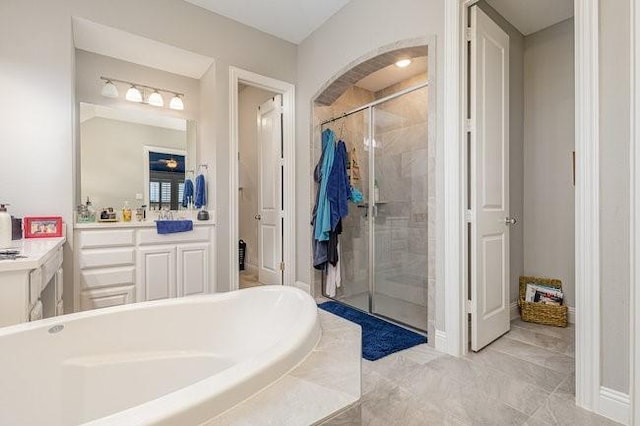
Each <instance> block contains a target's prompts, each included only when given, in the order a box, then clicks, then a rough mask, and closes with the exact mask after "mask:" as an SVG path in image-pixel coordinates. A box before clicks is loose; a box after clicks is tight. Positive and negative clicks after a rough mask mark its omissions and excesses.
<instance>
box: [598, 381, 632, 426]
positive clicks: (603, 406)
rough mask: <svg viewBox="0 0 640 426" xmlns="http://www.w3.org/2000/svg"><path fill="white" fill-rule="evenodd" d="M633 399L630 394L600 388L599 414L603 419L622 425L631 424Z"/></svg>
mask: <svg viewBox="0 0 640 426" xmlns="http://www.w3.org/2000/svg"><path fill="white" fill-rule="evenodd" d="M630 401H631V398H630V397H629V395H628V394H626V393H622V392H619V391H616V390H613V389H609V388H606V387H604V386H600V398H599V400H598V410H597V413H598V414H600V415H601V416H603V417H606V418H608V419H611V420H613V421H616V422H618V423H622V424H623V425H628V424H630V419H631V402H630Z"/></svg>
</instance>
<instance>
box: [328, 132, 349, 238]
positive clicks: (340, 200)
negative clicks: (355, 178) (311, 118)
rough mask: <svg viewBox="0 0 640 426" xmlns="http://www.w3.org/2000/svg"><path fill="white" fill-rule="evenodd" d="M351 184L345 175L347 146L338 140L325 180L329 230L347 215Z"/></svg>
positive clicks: (334, 227)
mask: <svg viewBox="0 0 640 426" xmlns="http://www.w3.org/2000/svg"><path fill="white" fill-rule="evenodd" d="M350 197H351V185H350V184H349V176H348V175H347V146H346V145H345V143H344V141H339V142H338V145H337V146H336V150H335V154H334V160H333V167H332V168H331V174H330V175H329V179H328V181H327V199H328V200H329V211H330V215H331V230H334V229H336V225H337V224H338V222H339V221H340V219H342V218H344V217H347V216H348V215H349V198H350Z"/></svg>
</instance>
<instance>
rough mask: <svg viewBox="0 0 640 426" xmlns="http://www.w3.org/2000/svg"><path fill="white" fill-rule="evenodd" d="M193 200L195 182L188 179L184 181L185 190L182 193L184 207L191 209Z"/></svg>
mask: <svg viewBox="0 0 640 426" xmlns="http://www.w3.org/2000/svg"><path fill="white" fill-rule="evenodd" d="M192 198H193V181H192V180H191V179H187V180H185V181H184V190H183V191H182V207H189V201H190V200H191V199H192Z"/></svg>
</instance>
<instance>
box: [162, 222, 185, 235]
mask: <svg viewBox="0 0 640 426" xmlns="http://www.w3.org/2000/svg"><path fill="white" fill-rule="evenodd" d="M156 229H157V230H158V234H175V233H176V232H188V231H193V221H191V220H156Z"/></svg>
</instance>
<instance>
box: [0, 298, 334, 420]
mask: <svg viewBox="0 0 640 426" xmlns="http://www.w3.org/2000/svg"><path fill="white" fill-rule="evenodd" d="M263 292H284V293H289V294H292V295H294V297H298V298H299V299H300V300H299V301H300V303H302V304H304V305H306V308H303V309H302V310H301V312H302V314H301V315H299V316H297V317H296V320H295V322H293V323H292V324H294V325H295V326H293V327H292V328H291V329H288V330H287V331H286V333H285V334H284V335H282V336H278V337H279V339H278V340H276V341H274V344H272V345H271V346H270V347H269V349H267V350H266V351H263V352H259V353H257V354H253V356H252V357H250V358H249V359H247V360H244V361H241V362H239V363H237V364H235V365H233V366H232V367H230V368H228V369H227V370H224V371H222V372H219V373H217V374H214V375H212V376H209V377H205V378H203V379H202V380H199V381H197V382H195V383H193V384H191V385H188V386H186V387H183V388H180V389H177V390H175V391H173V392H170V393H168V394H165V395H162V396H160V397H158V398H155V399H151V400H148V401H145V402H143V403H141V404H138V405H135V406H133V407H130V408H127V409H125V410H122V411H118V412H115V413H112V414H109V415H107V416H103V417H99V418H96V419H93V420H89V421H87V422H85V423H82V424H84V425H107V424H108V425H113V424H139V423H140V424H141V423H144V424H149V423H153V424H172V423H175V421H176V420H177V418H180V417H183V416H188V417H196V418H194V419H193V420H194V421H195V422H204V421H207V420H209V419H211V418H213V417H215V416H217V415H219V414H222V413H223V412H225V411H227V410H229V409H231V408H233V407H234V406H235V405H237V404H239V403H241V402H242V401H244V400H246V399H247V398H250V397H251V396H253V395H255V394H256V393H258V392H260V391H261V390H263V389H264V388H265V387H267V386H269V385H270V384H271V383H273V382H275V381H277V380H278V379H280V378H281V377H282V376H284V375H285V374H287V372H289V371H290V370H291V369H293V368H295V367H296V366H297V365H299V364H300V363H301V362H303V361H304V359H306V357H307V356H308V355H309V354H310V353H311V351H312V350H313V348H315V346H316V345H317V343H318V341H319V340H320V337H321V334H322V332H321V329H320V325H319V319H318V311H317V306H316V303H315V301H314V300H313V298H312V297H311V296H310V295H309V294H308V293H306V292H304V291H303V290H300V289H298V288H295V287H290V286H261V287H253V288H248V289H242V290H236V291H232V292H225V293H215V294H207V295H195V296H188V297H183V298H178V299H163V300H156V301H148V302H141V303H133V304H128V305H122V306H113V307H108V308H102V309H96V310H92V311H84V312H76V313H73V314H68V315H64V316H62V317H53V318H47V319H43V320H39V321H34V322H30V323H23V324H17V325H12V326H8V327H3V328H0V338H2V337H9V336H12V335H15V334H18V333H22V332H28V331H33V330H38V329H43V330H46V329H48V328H51V327H53V326H56V325H65V324H66V323H68V322H72V321H79V320H82V319H85V318H92V317H97V316H109V315H116V314H118V313H121V312H129V311H132V310H140V311H145V310H150V309H153V308H158V307H162V306H176V305H178V306H179V305H189V304H193V303H197V304H206V303H211V302H212V301H227V300H231V299H234V298H237V297H250V296H249V295H250V294H251V293H256V294H259V293H263ZM311 308H313V309H311ZM221 326H223V325H221ZM256 377H258V378H259V379H260V383H258V384H257V385H255V386H253V385H252V386H250V383H249V382H250V380H251V379H256ZM221 378H222V379H223V380H221ZM245 386H246V387H250V388H251V390H247V389H244V387H245ZM239 387H243V388H242V389H241V390H240V391H238V389H239ZM234 391H236V394H235V395H231V401H230V402H229V401H227V402H226V403H225V402H224V401H222V402H220V401H219V400H216V398H219V397H220V396H221V395H222V396H223V395H228V394H230V393H231V392H234ZM212 399H213V400H215V403H214V402H213V401H212ZM219 405H222V407H219Z"/></svg>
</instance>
